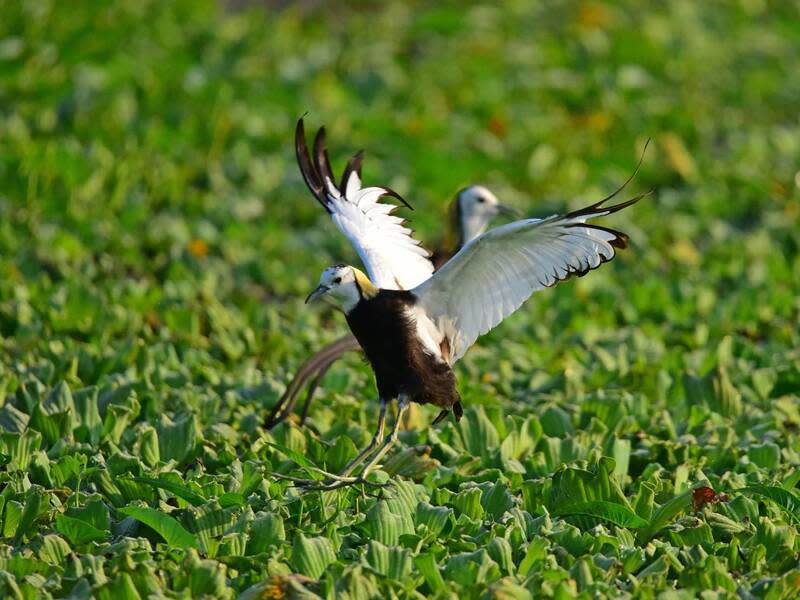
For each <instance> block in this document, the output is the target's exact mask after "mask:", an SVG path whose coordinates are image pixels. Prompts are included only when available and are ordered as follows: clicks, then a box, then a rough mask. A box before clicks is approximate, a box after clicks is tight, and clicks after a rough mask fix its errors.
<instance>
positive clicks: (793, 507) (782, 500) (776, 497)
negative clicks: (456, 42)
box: [737, 485, 800, 523]
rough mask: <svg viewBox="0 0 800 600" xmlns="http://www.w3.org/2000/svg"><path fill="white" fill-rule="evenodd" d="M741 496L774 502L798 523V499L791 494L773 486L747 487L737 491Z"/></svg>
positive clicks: (799, 514) (799, 511)
mask: <svg viewBox="0 0 800 600" xmlns="http://www.w3.org/2000/svg"><path fill="white" fill-rule="evenodd" d="M737 491H738V492H739V493H741V494H747V495H751V496H757V497H759V498H763V499H765V500H769V501H771V502H774V503H775V504H777V505H778V506H779V507H781V508H782V509H783V510H784V512H785V513H786V514H787V515H788V516H789V517H791V519H792V520H793V521H794V522H795V523H800V498H798V497H797V496H796V495H794V494H793V493H792V492H790V491H788V490H785V489H783V488H782V487H779V486H775V485H748V486H746V487H743V488H739V489H738V490H737Z"/></svg>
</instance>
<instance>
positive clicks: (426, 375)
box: [347, 290, 461, 415]
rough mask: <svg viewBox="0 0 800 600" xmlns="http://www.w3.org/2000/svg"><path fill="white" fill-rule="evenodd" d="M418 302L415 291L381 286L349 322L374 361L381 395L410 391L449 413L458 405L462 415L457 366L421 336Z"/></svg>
mask: <svg viewBox="0 0 800 600" xmlns="http://www.w3.org/2000/svg"><path fill="white" fill-rule="evenodd" d="M414 303H415V298H414V296H413V294H411V292H407V291H403V290H381V291H380V292H379V293H378V294H377V295H376V296H375V297H374V298H370V299H365V300H363V301H361V302H359V303H358V305H357V306H356V307H355V308H354V309H353V310H352V311H350V312H349V313H347V324H348V325H349V326H350V330H351V331H352V332H353V335H354V336H355V337H356V339H357V340H358V343H359V344H360V345H361V347H362V348H363V350H364V353H365V354H366V356H367V360H369V362H370V364H371V365H372V369H373V371H374V372H375V382H376V385H377V387H378V395H379V396H380V397H381V398H384V399H390V398H397V397H398V396H400V395H405V396H407V397H408V399H409V400H410V401H412V402H417V403H419V404H433V405H435V406H438V407H440V408H441V409H443V410H444V411H445V414H446V412H447V411H449V410H451V409H452V408H453V407H454V406H457V408H456V409H455V410H456V414H458V415H460V414H461V405H460V396H459V395H458V391H457V389H456V379H455V375H454V374H453V370H452V368H451V367H450V365H449V364H448V363H447V361H446V360H445V359H443V357H442V355H441V353H439V354H438V355H437V354H435V353H432V352H430V351H429V350H428V348H426V346H425V345H424V344H423V342H422V341H421V340H420V337H419V334H418V328H417V323H416V322H415V321H414V318H413V308H414Z"/></svg>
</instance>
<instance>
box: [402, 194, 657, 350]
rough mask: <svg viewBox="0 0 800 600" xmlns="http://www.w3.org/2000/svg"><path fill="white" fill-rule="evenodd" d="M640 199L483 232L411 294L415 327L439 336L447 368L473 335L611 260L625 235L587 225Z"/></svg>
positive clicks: (625, 239) (476, 335)
mask: <svg viewBox="0 0 800 600" xmlns="http://www.w3.org/2000/svg"><path fill="white" fill-rule="evenodd" d="M611 197H613V195H612V196H611ZM641 197H642V196H637V197H636V198H633V199H632V200H629V201H627V202H623V203H621V204H618V205H616V206H610V207H607V208H604V207H602V206H601V205H602V203H603V202H605V201H606V200H608V199H609V198H610V197H609V198H606V199H604V200H602V201H601V202H598V203H597V204H593V205H592V206H589V207H587V208H585V209H582V210H578V211H575V212H573V213H570V214H568V215H565V216H558V215H555V216H552V217H548V218H546V219H526V220H523V221H516V222H514V223H509V224H508V225H504V226H502V227H497V228H495V229H492V230H490V231H488V232H486V233H485V234H483V235H482V236H480V237H478V238H476V239H475V240H473V241H472V242H470V243H469V244H467V245H466V246H464V247H463V248H462V249H461V250H460V251H459V252H458V254H456V255H455V256H454V257H453V258H452V259H450V261H448V262H447V263H446V264H445V265H444V266H443V267H441V268H440V269H439V270H438V271H437V272H436V273H435V274H434V275H433V277H431V278H430V279H428V280H427V281H426V282H424V283H423V284H421V285H420V286H418V287H417V288H415V289H413V290H411V291H412V293H413V294H414V295H415V296H417V307H416V310H417V315H418V317H417V320H418V323H419V326H421V327H424V328H425V329H426V333H427V334H428V335H430V333H431V329H432V328H433V329H434V330H435V331H436V332H438V336H439V339H437V340H435V342H436V343H437V344H441V343H442V342H443V341H445V340H446V341H447V342H448V346H449V357H448V359H449V363H450V364H453V363H455V362H456V361H457V360H458V359H460V358H461V357H462V356H464V353H465V352H466V351H467V349H468V348H469V347H470V346H471V345H472V344H473V343H474V342H475V340H476V339H477V338H478V336H480V335H483V334H484V333H486V332H488V331H489V330H490V329H492V328H494V327H496V326H497V325H498V324H499V323H500V322H501V321H502V320H503V319H505V318H506V317H508V316H509V315H510V314H511V313H513V312H514V311H515V310H517V309H518V308H519V307H520V306H521V305H522V303H523V302H525V301H526V300H527V299H528V298H529V297H530V296H531V294H533V293H534V292H536V291H538V290H541V289H543V288H546V287H551V286H553V285H555V284H556V283H558V282H559V281H561V280H563V279H566V278H567V277H570V276H571V275H584V274H585V273H587V272H588V271H590V270H591V269H595V268H597V267H599V266H600V265H601V264H602V263H604V262H607V261H609V260H611V259H612V258H614V254H615V248H624V247H625V244H626V242H627V236H626V235H625V234H624V233H622V232H619V231H615V230H613V229H607V228H605V227H600V226H598V225H589V224H586V221H587V220H589V219H592V218H594V217H600V216H604V215H607V214H610V213H612V212H616V211H618V210H621V209H622V208H625V207H626V206H630V205H631V204H633V203H634V202H636V201H638V200H639V199H640V198H641Z"/></svg>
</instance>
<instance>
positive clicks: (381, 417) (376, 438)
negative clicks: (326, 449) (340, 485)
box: [339, 398, 396, 477]
mask: <svg viewBox="0 0 800 600" xmlns="http://www.w3.org/2000/svg"><path fill="white" fill-rule="evenodd" d="M385 426H386V400H384V399H383V398H381V412H380V413H379V414H378V428H377V429H376V430H375V435H373V436H372V441H370V443H369V444H368V445H367V447H366V448H364V449H363V450H362V451H361V452H359V453H358V456H356V457H355V458H354V459H353V460H351V461H350V462H349V463H347V466H346V467H345V468H344V469H342V472H341V473H339V476H340V477H347V476H348V475H350V473H352V472H353V469H355V468H356V467H357V466H358V465H360V464H361V463H362V462H364V461H365V460H366V459H367V457H368V456H369V455H370V454H372V452H373V451H374V450H375V448H377V447H378V442H380V440H381V438H382V437H383V430H384V427H385ZM395 426H396V424H395Z"/></svg>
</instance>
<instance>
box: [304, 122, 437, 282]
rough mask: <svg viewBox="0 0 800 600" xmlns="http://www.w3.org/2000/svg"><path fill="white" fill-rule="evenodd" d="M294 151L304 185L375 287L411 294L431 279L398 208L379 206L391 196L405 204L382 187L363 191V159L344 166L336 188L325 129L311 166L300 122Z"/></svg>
mask: <svg viewBox="0 0 800 600" xmlns="http://www.w3.org/2000/svg"><path fill="white" fill-rule="evenodd" d="M295 150H296V152H297V161H298V164H299V165H300V171H301V172H302V174H303V178H304V179H305V181H306V184H307V185H308V187H309V189H310V190H311V192H312V193H313V194H314V196H315V197H316V198H317V200H318V201H319V202H320V204H322V206H323V207H324V208H325V209H326V210H327V211H328V212H329V213H330V215H331V219H332V220H333V222H334V223H335V224H336V226H337V227H338V228H339V230H340V231H341V232H342V233H343V234H344V235H345V236H346V237H347V239H348V240H350V243H351V244H352V245H353V247H354V248H355V250H356V252H358V255H359V257H360V258H361V261H362V262H363V263H364V267H365V268H366V271H367V274H368V275H369V277H370V279H371V280H372V282H373V283H374V284H375V285H376V286H378V287H379V288H385V289H391V290H396V289H411V288H413V287H416V286H417V285H419V284H420V283H422V282H423V281H425V280H426V279H428V278H429V277H430V276H431V273H433V264H432V263H431V261H430V260H429V259H428V257H429V256H430V253H429V252H428V251H427V250H426V249H425V248H423V247H422V246H421V245H420V242H419V241H417V240H415V239H414V238H413V237H412V234H413V231H412V230H411V229H410V228H408V227H405V226H404V223H405V220H404V219H402V218H400V217H396V216H394V215H392V212H393V211H394V210H396V209H397V208H398V206H397V205H396V204H388V203H384V202H381V200H382V199H383V198H384V197H386V196H393V197H395V198H397V199H398V200H400V201H401V202H403V203H404V204H406V206H408V204H407V203H406V202H405V200H403V199H402V198H401V197H400V196H399V195H398V194H396V193H395V192H393V191H392V190H390V189H389V188H386V187H366V188H362V187H361V177H360V174H359V171H360V167H361V153H359V154H357V155H356V156H355V157H353V159H352V160H351V161H350V162H349V163H348V164H347V167H346V168H345V171H344V174H343V175H342V181H341V183H340V185H339V186H338V187H337V185H336V182H335V181H334V179H333V175H332V174H331V168H330V163H329V161H328V155H327V151H326V149H325V130H324V128H321V129H320V130H319V132H318V133H317V136H316V138H315V140H314V154H313V161H312V159H311V157H310V155H309V152H308V148H307V146H306V141H305V131H304V129H303V120H302V119H300V120H299V121H298V123H297V130H296V134H295ZM409 208H410V206H409Z"/></svg>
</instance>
